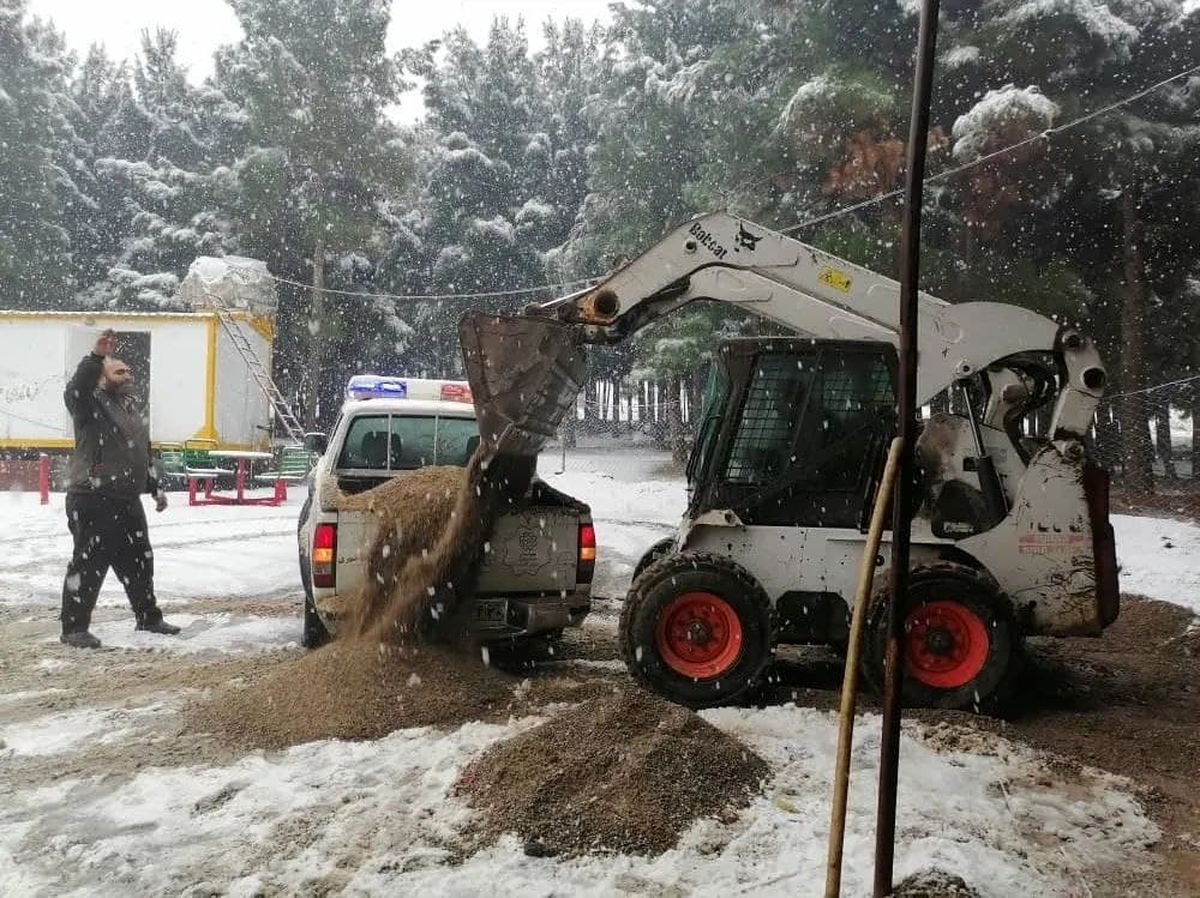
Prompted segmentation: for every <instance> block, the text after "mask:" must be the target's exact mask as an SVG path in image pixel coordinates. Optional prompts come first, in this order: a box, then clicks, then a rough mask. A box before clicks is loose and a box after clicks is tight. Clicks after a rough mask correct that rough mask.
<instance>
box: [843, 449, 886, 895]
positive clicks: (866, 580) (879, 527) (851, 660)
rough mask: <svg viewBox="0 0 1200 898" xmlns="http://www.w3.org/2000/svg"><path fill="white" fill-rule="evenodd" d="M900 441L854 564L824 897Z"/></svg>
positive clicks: (847, 776)
mask: <svg viewBox="0 0 1200 898" xmlns="http://www.w3.org/2000/svg"><path fill="white" fill-rule="evenodd" d="M903 453H904V442H903V441H902V440H901V439H900V438H899V437H897V438H896V439H894V440H892V445H891V448H890V449H889V450H888V455H887V464H886V465H885V466H884V468H883V479H882V480H880V481H879V491H878V493H876V495H875V507H874V509H873V510H872V511H871V526H870V527H869V528H868V529H867V544H866V546H865V547H864V548H863V556H862V561H861V562H859V565H858V588H857V590H856V591H855V594H854V608H853V612H852V615H851V618H850V642H849V644H848V645H847V647H846V669H845V671H844V672H843V673H842V706H841V712H840V719H839V722H838V744H837V769H836V772H835V773H834V776H833V816H832V819H831V821H830V824H829V855H828V862H827V863H826V866H825V898H838V896H839V895H840V894H841V891H842V848H843V845H844V844H845V834H846V798H847V795H848V794H849V791H850V746H851V744H852V743H853V741H854V710H855V705H856V704H857V699H858V662H859V655H860V654H861V652H862V638H863V629H864V627H865V626H866V619H867V611H868V608H867V605H868V603H869V602H870V598H871V588H872V586H873V584H874V583H875V566H876V565H875V562H876V558H877V557H878V555H879V543H880V541H881V540H882V539H883V524H884V521H885V520H886V517H887V509H888V504H889V503H890V502H891V501H892V485H893V484H894V483H895V482H896V472H897V471H898V470H899V468H900V458H901V456H902V455H903Z"/></svg>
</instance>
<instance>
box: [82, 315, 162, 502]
mask: <svg viewBox="0 0 1200 898" xmlns="http://www.w3.org/2000/svg"><path fill="white" fill-rule="evenodd" d="M116 351H117V335H116V334H115V333H113V332H112V330H111V329H109V330H106V331H105V332H104V333H102V334H101V335H100V336H99V338H98V339H97V340H96V345H95V346H94V347H93V348H92V352H94V353H95V354H96V355H102V356H105V357H107V356H110V355H112V354H113V353H114V352H116ZM160 510H161V509H160Z"/></svg>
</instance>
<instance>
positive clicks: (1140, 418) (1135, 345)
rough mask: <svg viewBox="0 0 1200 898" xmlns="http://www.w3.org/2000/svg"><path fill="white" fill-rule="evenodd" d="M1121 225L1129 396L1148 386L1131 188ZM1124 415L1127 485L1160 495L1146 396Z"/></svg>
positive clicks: (1123, 407) (1130, 400)
mask: <svg viewBox="0 0 1200 898" xmlns="http://www.w3.org/2000/svg"><path fill="white" fill-rule="evenodd" d="M1121 223H1122V227H1123V229H1124V232H1125V247H1124V264H1125V279H1124V289H1123V294H1124V295H1123V297H1122V302H1121V346H1122V349H1121V387H1122V391H1123V392H1124V393H1126V394H1129V393H1131V392H1134V391H1138V390H1141V389H1143V388H1144V387H1145V386H1146V383H1145V380H1146V375H1145V370H1146V312H1147V309H1146V259H1145V252H1144V247H1143V245H1142V243H1143V239H1144V236H1143V228H1142V222H1141V220H1140V219H1139V218H1138V210H1137V197H1136V196H1135V195H1134V192H1133V189H1132V188H1126V190H1125V192H1124V194H1123V195H1122V197H1121ZM1118 408H1119V410H1120V415H1121V454H1122V455H1123V456H1124V462H1125V486H1126V487H1127V488H1129V489H1131V490H1136V491H1138V492H1148V493H1149V492H1153V491H1154V446H1153V445H1152V443H1151V442H1150V418H1149V415H1148V414H1147V413H1146V395H1145V394H1144V393H1135V394H1134V395H1125V396H1122V397H1121V399H1120V405H1119V406H1118Z"/></svg>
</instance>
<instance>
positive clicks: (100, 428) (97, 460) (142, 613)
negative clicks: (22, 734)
mask: <svg viewBox="0 0 1200 898" xmlns="http://www.w3.org/2000/svg"><path fill="white" fill-rule="evenodd" d="M114 346H115V343H114V336H113V332H112V331H105V332H104V333H103V334H102V335H101V336H100V339H98V340H97V341H96V345H95V347H94V348H93V349H92V351H91V353H89V354H88V355H86V356H84V358H83V361H81V362H80V363H79V367H78V368H76V369H75V374H74V376H73V377H72V378H71V380H70V382H69V383H68V384H67V389H66V391H65V392H64V393H63V400H64V401H65V402H66V404H67V411H69V412H70V413H71V418H72V420H73V421H74V424H75V451H74V452H72V453H71V463H70V468H69V476H70V483H69V486H68V487H67V526H68V527H70V529H71V535H72V536H73V537H74V538H75V554H74V555H73V557H72V558H71V563H70V565H69V566H68V567H67V576H66V580H65V581H64V582H63V594H62V637H61V641H62V642H64V643H66V644H67V645H73V646H77V647H79V648H91V649H94V648H99V647H100V640H99V639H97V638H96V637H95V636H93V635H92V634H91V633H89V632H88V626H89V625H90V624H91V622H92V609H93V608H95V607H96V597H97V596H98V595H99V594H100V587H101V585H102V584H103V583H104V577H105V575H106V574H107V573H108V569H109V567H111V568H112V569H113V570H114V571H116V572H117V576H118V577H119V578H120V580H121V583H123V584H124V586H125V594H126V595H127V596H128V597H129V604H130V605H131V606H132V607H133V613H134V616H135V617H136V618H137V629H139V630H148V631H150V632H151V633H162V634H165V635H169V636H173V635H175V634H176V633H178V632H179V628H178V627H173V626H171V625H170V624H168V623H166V622H165V621H163V617H162V612H161V611H159V610H158V603H157V602H156V601H155V598H154V553H153V552H152V551H151V549H150V538H149V535H148V528H147V525H146V512H145V510H144V509H143V508H142V500H141V494H142V493H143V492H149V493H150V494H151V495H153V496H154V498H155V508H156V509H157V510H158V511H162V510H163V509H165V508H166V507H167V497H166V495H165V494H164V493H163V492H162V491H161V488H160V486H159V483H158V474H157V472H156V471H155V470H154V466H153V464H152V463H151V460H150V432H149V430H148V428H147V427H146V422H145V420H144V419H143V418H142V416H141V414H140V413H139V411H138V410H137V409H135V408H134V407H133V397H132V396H131V395H130V389H131V387H132V386H133V375H132V374H131V373H130V371H129V366H128V365H126V364H125V363H124V362H123V361H121V360H120V359H116V358H112V353H113V349H114Z"/></svg>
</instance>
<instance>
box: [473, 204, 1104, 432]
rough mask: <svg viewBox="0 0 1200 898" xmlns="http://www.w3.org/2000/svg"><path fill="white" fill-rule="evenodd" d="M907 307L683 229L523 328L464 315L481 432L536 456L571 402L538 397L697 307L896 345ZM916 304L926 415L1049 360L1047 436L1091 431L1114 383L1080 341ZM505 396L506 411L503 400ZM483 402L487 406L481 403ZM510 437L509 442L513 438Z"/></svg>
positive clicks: (835, 263)
mask: <svg viewBox="0 0 1200 898" xmlns="http://www.w3.org/2000/svg"><path fill="white" fill-rule="evenodd" d="M899 297H900V284H899V282H897V281H894V280H892V279H891V278H887V277H884V276H883V275H880V274H877V273H875V272H872V271H869V270H867V269H865V268H862V267H861V266H858V265H854V264H852V263H850V262H847V261H845V260H844V259H839V258H838V257H836V256H833V255H830V254H829V253H826V252H823V251H821V250H819V249H816V248H814V247H812V246H808V245H806V244H804V243H801V242H799V241H797V240H793V239H792V238H790V237H787V236H785V235H783V234H780V233H777V232H775V231H771V230H768V229H767V228H763V227H760V226H758V225H755V224H752V223H750V222H747V221H745V220H744V219H739V218H735V217H733V216H730V215H727V214H724V213H714V214H710V215H704V216H701V217H699V218H696V219H693V220H692V221H690V222H687V223H686V224H683V225H681V226H680V227H678V228H676V229H675V230H674V231H672V232H671V233H670V234H668V235H667V236H666V237H665V238H663V239H662V240H661V241H660V242H659V243H658V244H657V245H655V246H654V247H652V248H651V249H649V250H648V251H646V252H645V253H644V254H642V255H641V256H639V257H638V258H636V259H634V260H633V261H632V262H629V263H628V264H627V265H625V266H624V267H623V268H621V269H619V270H618V271H616V272H614V273H613V274H612V275H610V276H609V277H608V278H606V279H605V280H604V281H602V282H601V283H599V284H597V285H596V286H594V287H592V288H590V289H588V290H586V291H583V292H581V293H577V294H574V295H572V296H569V297H564V298H562V299H559V300H555V301H552V302H550V303H547V304H545V305H543V306H539V307H535V308H533V309H531V310H529V311H528V312H527V313H526V316H525V317H522V318H515V319H505V318H496V317H494V316H482V315H477V316H468V318H467V319H464V322H463V324H462V325H461V329H460V333H461V335H462V337H463V344H464V347H465V348H467V369H468V376H469V377H470V379H471V383H472V386H473V387H474V388H475V395H476V397H477V404H479V405H480V417H481V420H483V419H484V418H485V417H490V418H492V419H495V420H494V427H493V428H492V432H493V439H495V440H498V439H499V435H500V433H501V432H502V431H503V430H504V427H505V426H507V424H509V423H512V424H513V425H514V426H515V427H516V428H517V431H518V432H519V433H520V437H519V438H517V444H520V445H521V446H523V447H524V448H525V449H526V450H528V449H529V448H530V447H531V446H532V445H533V444H534V443H539V440H538V437H537V435H538V434H548V433H552V432H553V431H554V429H555V428H556V427H557V424H558V423H559V421H560V420H561V417H560V418H559V419H553V420H552V419H551V418H550V417H548V416H547V415H546V414H545V411H546V410H549V409H551V408H553V409H554V410H556V411H565V408H566V403H565V402H563V401H560V400H558V399H546V398H544V397H547V396H549V397H555V396H565V395H566V394H567V393H569V394H570V396H571V397H573V396H574V395H575V393H576V392H577V391H578V384H579V383H580V382H581V380H582V376H581V374H578V373H577V372H578V371H579V368H578V366H577V365H576V364H575V361H576V359H577V358H581V357H582V353H581V350H580V348H579V347H580V345H581V344H587V343H591V344H610V343H617V342H620V341H622V340H624V339H626V338H628V337H630V336H631V335H632V334H634V333H636V332H637V331H639V330H641V329H642V328H643V327H646V326H647V325H648V324H650V323H651V322H653V321H655V320H657V319H659V318H661V317H663V316H664V315H667V314H669V313H671V312H673V311H675V310H676V309H679V308H682V307H683V306H685V305H687V304H689V303H691V302H694V301H696V300H701V299H707V300H715V301H717V302H724V303H728V304H730V305H732V306H736V307H740V308H745V309H748V310H750V311H752V312H754V313H756V314H758V315H761V316H763V317H764V318H768V319H770V320H772V321H775V322H777V323H779V324H781V325H783V326H784V327H786V328H788V329H790V330H793V331H796V332H797V333H800V334H803V335H807V336H811V337H814V338H818V339H865V340H878V341H883V342H890V343H892V344H898V342H899V310H900V301H899ZM919 303H920V306H919V312H920V314H919V318H918V321H919V324H918V327H919V333H918V345H919V347H920V357H919V361H918V368H917V398H918V402H919V403H922V404H923V403H925V402H928V401H929V399H930V398H931V397H933V396H935V395H937V394H938V393H940V392H941V391H942V390H944V389H946V388H947V387H948V386H950V385H951V384H953V383H955V382H956V381H958V380H962V379H966V378H970V377H972V376H973V375H975V374H977V373H978V372H980V371H983V370H985V369H986V368H988V367H989V366H991V365H993V364H995V363H997V362H999V361H1000V360H1002V359H1005V358H1007V357H1009V356H1012V355H1015V354H1017V353H1025V352H1050V353H1055V354H1056V356H1057V357H1058V359H1059V368H1060V372H1059V374H1060V379H1061V380H1062V381H1063V382H1062V383H1061V386H1060V392H1059V395H1058V401H1057V405H1056V408H1055V415H1054V419H1053V423H1052V431H1051V432H1052V433H1053V434H1055V435H1056V436H1063V437H1079V436H1081V435H1082V434H1083V433H1084V432H1085V431H1086V429H1087V427H1088V426H1089V424H1090V422H1091V419H1092V414H1093V412H1094V410H1095V406H1096V403H1097V402H1098V400H1099V398H1100V396H1101V394H1102V390H1103V387H1104V383H1105V380H1106V377H1105V372H1104V367H1103V365H1102V364H1101V362H1100V358H1099V355H1098V353H1097V352H1096V349H1095V346H1094V345H1093V343H1092V342H1091V341H1090V340H1088V339H1087V338H1086V337H1085V336H1083V335H1082V334H1079V333H1078V332H1076V331H1074V330H1073V329H1071V328H1068V327H1063V326H1060V325H1059V324H1057V323H1056V322H1054V321H1052V320H1050V319H1049V318H1046V317H1045V316H1043V315H1039V314H1038V313H1036V312H1032V311H1030V310H1028V309H1024V308H1021V307H1019V306H1013V305H1008V304H1004V303H992V302H967V303H956V304H951V303H947V302H945V301H944V300H941V299H938V298H936V297H934V296H930V295H928V294H926V293H921V294H919ZM531 318H532V319H538V318H541V319H543V320H545V321H546V327H547V328H549V327H551V322H553V327H554V328H555V329H556V330H557V333H556V334H555V335H554V336H553V337H549V338H547V339H543V340H540V341H539V342H540V345H541V346H542V347H547V346H557V347H558V348H557V349H555V350H553V351H551V352H548V353H546V354H545V356H544V365H543V368H544V374H542V375H538V374H536V373H533V372H532V371H531V369H532V368H534V367H536V366H537V365H538V360H537V359H535V358H531V357H530V355H529V353H528V350H529V348H530V346H531V339H530V336H529V328H530V319H531ZM506 322H510V323H506ZM510 333H511V334H512V335H513V336H514V337H516V338H518V339H519V342H520V344H521V348H520V349H519V350H517V349H514V348H513V347H512V346H508V347H507V348H504V347H505V346H506V344H509V343H511V342H512V341H511V339H510V337H509V334H510ZM568 346H570V347H571V351H572V353H573V354H570V353H567V347H568ZM501 356H505V357H508V358H512V357H514V356H516V357H519V358H520V359H521V360H522V361H521V366H520V376H519V378H518V379H519V381H520V383H521V385H522V386H521V387H520V388H518V389H511V388H509V389H506V386H505V383H504V381H505V378H506V375H505V374H504V372H503V370H502V369H503V367H504V366H503V365H498V364H496V361H495V360H496V359H498V358H500V357H501ZM568 356H569V360H568V361H566V362H565V363H564V359H568ZM564 372H570V373H569V375H568V376H563V374H564ZM533 382H537V383H539V384H540V386H539V387H538V388H537V390H536V392H537V394H538V395H539V396H540V397H543V398H541V399H539V400H538V401H536V402H534V403H533V405H534V406H535V411H534V413H532V414H531V413H530V412H529V411H527V410H526V409H523V408H521V407H520V406H521V405H523V404H525V402H526V399H525V397H527V396H528V395H529V394H530V384H531V383H533ZM504 395H507V396H508V401H507V402H506V401H504V400H503V398H497V397H502V396H504ZM480 398H486V399H487V400H488V401H486V402H484V403H482V404H480V403H479V400H480ZM997 414H998V413H997ZM497 416H498V417H497ZM514 438H515V434H514V432H511V431H510V433H509V439H510V440H512V439H514ZM540 443H544V439H542V440H541V441H540ZM540 443H539V446H540Z"/></svg>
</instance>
